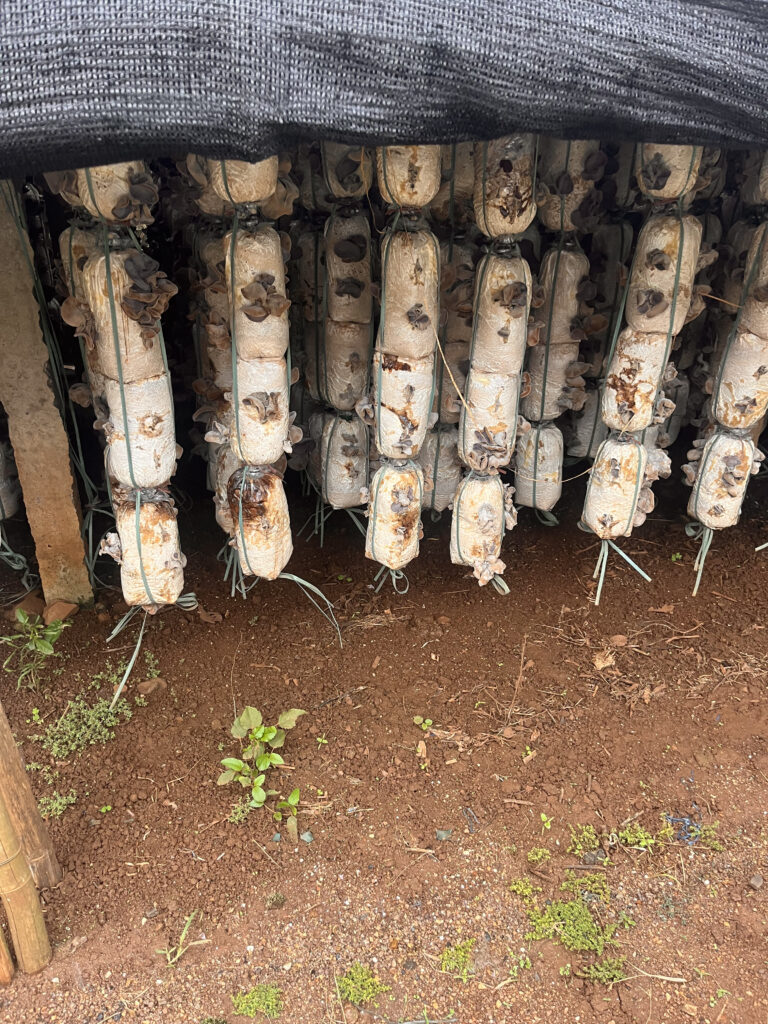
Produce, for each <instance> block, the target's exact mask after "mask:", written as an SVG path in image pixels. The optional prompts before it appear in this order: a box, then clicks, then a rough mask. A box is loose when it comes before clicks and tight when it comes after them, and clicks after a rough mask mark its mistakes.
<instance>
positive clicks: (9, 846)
mask: <svg viewBox="0 0 768 1024" xmlns="http://www.w3.org/2000/svg"><path fill="white" fill-rule="evenodd" d="M0 898H2V901H3V906H4V907H5V913H6V915H7V917H8V926H9V928H10V932H11V938H12V940H13V948H14V950H15V952H16V962H17V963H18V965H19V969H20V970H21V971H23V972H24V973H25V974H36V973H37V972H38V971H41V970H42V969H43V968H44V967H45V966H46V964H48V963H49V962H50V959H51V956H52V955H53V954H52V952H51V944H50V942H49V941H48V932H47V931H46V927H45V920H44V918H43V912H42V910H41V909H40V900H39V898H38V895H37V889H35V882H34V879H33V878H32V872H31V871H30V870H29V865H28V864H27V862H26V860H25V859H24V853H23V851H22V849H21V841H20V839H19V836H18V834H17V832H16V830H15V829H14V827H13V822H12V821H11V816H10V814H9V813H8V807H7V805H6V803H5V800H4V799H3V798H2V795H0Z"/></svg>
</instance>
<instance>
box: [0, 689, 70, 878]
mask: <svg viewBox="0 0 768 1024" xmlns="http://www.w3.org/2000/svg"><path fill="white" fill-rule="evenodd" d="M0 798H2V799H3V800H4V801H5V804H6V807H7V808H8V813H9V814H10V817H11V822H12V823H13V826H14V829H15V831H16V833H17V835H18V836H20V837H21V845H22V848H23V850H24V855H25V857H26V859H27V863H28V864H29V867H30V869H31V871H32V876H33V878H34V880H35V884H36V885H37V887H38V889H49V888H51V887H52V886H54V885H58V883H59V882H60V881H61V878H62V873H61V868H60V866H59V862H58V860H57V859H56V853H55V852H54V849H53V845H52V843H51V840H50V837H49V835H48V829H47V828H46V826H45V822H44V821H43V819H42V818H41V817H40V812H39V811H38V809H37V802H36V800H35V796H34V793H33V792H32V786H31V785H30V783H29V776H28V775H27V770H26V768H25V767H24V758H23V757H22V756H21V751H20V750H19V748H18V747H17V746H16V741H15V739H14V738H13V733H12V732H11V727H10V725H9V723H8V719H7V718H6V716H5V711H4V710H3V706H2V704H0Z"/></svg>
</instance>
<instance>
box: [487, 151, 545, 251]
mask: <svg viewBox="0 0 768 1024" xmlns="http://www.w3.org/2000/svg"><path fill="white" fill-rule="evenodd" d="M535 173H536V136H535V135H505V136H503V137H502V138H499V139H493V140H491V141H490V142H478V143H476V145H475V187H474V207H475V220H476V221H477V226H478V227H479V228H480V230H481V231H482V232H483V234H484V235H488V236H489V237H490V238H504V237H506V236H509V235H519V234H522V232H523V231H525V229H526V228H527V227H528V225H529V224H530V223H531V221H532V220H533V218H534V217H535V216H536V202H535V196H534V175H535Z"/></svg>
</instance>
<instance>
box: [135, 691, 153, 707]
mask: <svg viewBox="0 0 768 1024" xmlns="http://www.w3.org/2000/svg"><path fill="white" fill-rule="evenodd" d="M133 703H134V704H135V705H136V707H137V708H145V707H146V706H147V704H149V701H148V700H147V698H146V697H145V696H144V694H143V693H137V694H136V696H135V697H134V698H133Z"/></svg>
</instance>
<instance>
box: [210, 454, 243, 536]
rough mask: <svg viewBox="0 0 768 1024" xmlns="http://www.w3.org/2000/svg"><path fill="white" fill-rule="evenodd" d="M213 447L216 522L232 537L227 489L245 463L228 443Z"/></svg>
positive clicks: (232, 527)
mask: <svg viewBox="0 0 768 1024" xmlns="http://www.w3.org/2000/svg"><path fill="white" fill-rule="evenodd" d="M212 447H213V449H214V450H213V452H212V464H213V473H214V498H213V501H214V508H215V510H216V522H217V523H218V524H219V526H220V527H221V529H222V530H223V531H224V532H225V533H226V534H228V535H229V536H232V534H233V533H234V523H233V522H232V512H231V511H230V507H229V494H228V491H227V488H228V486H229V480H230V477H231V476H232V474H233V473H234V472H235V471H236V470H238V469H242V468H243V462H242V459H239V458H238V457H237V455H235V453H234V452H233V451H232V448H231V447H230V446H229V444H227V443H224V444H217V445H212Z"/></svg>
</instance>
